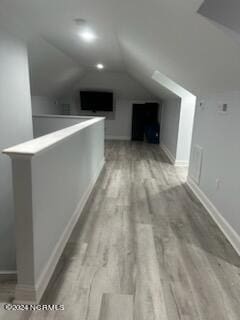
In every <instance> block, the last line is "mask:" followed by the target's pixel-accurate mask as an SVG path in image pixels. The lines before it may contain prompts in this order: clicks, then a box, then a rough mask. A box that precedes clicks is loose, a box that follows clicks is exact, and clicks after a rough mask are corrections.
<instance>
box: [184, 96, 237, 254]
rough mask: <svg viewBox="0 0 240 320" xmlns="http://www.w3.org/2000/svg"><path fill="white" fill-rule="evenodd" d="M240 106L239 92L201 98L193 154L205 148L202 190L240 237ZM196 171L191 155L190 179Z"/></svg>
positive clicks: (200, 185) (196, 119) (195, 124)
mask: <svg viewBox="0 0 240 320" xmlns="http://www.w3.org/2000/svg"><path fill="white" fill-rule="evenodd" d="M200 101H202V103H203V107H202V108H201V107H200V106H199V104H200ZM222 103H227V104H228V107H229V110H228V113H227V114H225V115H224V114H222V113H220V112H219V111H218V106H219V105H220V104H222ZM239 105H240V91H238V92H225V93H222V94H219V95H212V96H208V97H201V98H199V100H198V103H197V108H196V114H195V123H194V131H193V141H192V150H193V147H194V146H195V145H199V146H201V147H202V148H203V162H202V169H201V176H200V184H199V188H200V189H201V190H202V191H203V193H204V194H205V195H206V196H207V198H208V199H209V200H210V201H211V202H212V203H213V205H214V206H215V207H216V208H217V209H218V211H219V212H220V214H221V215H222V216H223V217H224V219H225V220H226V221H227V222H228V223H229V224H230V226H231V227H232V228H233V229H235V231H236V232H237V233H238V234H239V235H240V216H239V208H240V197H239V192H240V170H239V159H240V147H239V146H240V143H239V141H240V125H239V122H240V108H239ZM193 170H194V163H193V151H192V154H191V162H190V170H189V175H190V176H191V175H192V173H193ZM217 179H219V183H217V181H216V180H217ZM239 249H240V248H239Z"/></svg>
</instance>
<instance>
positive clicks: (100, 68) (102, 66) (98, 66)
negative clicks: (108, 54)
mask: <svg viewBox="0 0 240 320" xmlns="http://www.w3.org/2000/svg"><path fill="white" fill-rule="evenodd" d="M96 67H97V68H98V69H99V70H102V69H104V65H103V64H102V63H98V64H97V65H96Z"/></svg>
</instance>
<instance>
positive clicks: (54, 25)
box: [0, 0, 240, 97]
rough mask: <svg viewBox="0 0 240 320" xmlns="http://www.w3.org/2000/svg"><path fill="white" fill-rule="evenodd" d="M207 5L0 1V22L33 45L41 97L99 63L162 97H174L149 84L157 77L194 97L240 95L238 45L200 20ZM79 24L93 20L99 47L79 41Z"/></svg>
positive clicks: (178, 0)
mask: <svg viewBox="0 0 240 320" xmlns="http://www.w3.org/2000/svg"><path fill="white" fill-rule="evenodd" d="M202 2H203V1H202V0H147V1H146V0H121V1H119V0H67V1H66V0H51V1H50V0H41V1H37V0H35V1H33V0H1V3H0V21H1V23H2V24H4V25H6V26H7V27H8V28H9V29H10V30H13V31H16V32H17V31H18V32H20V34H21V35H22V36H23V37H24V38H26V39H27V40H28V45H29V53H30V62H31V74H32V83H33V84H32V87H33V88H34V91H36V92H40V93H41V92H43V93H44V92H46V94H47V93H48V94H50V92H51V93H52V94H57V93H58V92H60V91H62V90H64V88H65V87H67V86H70V85H72V83H73V82H74V81H76V78H78V80H79V78H80V77H81V75H82V74H84V73H86V72H88V71H89V69H92V68H94V65H95V64H96V63H97V62H102V63H104V64H105V65H106V67H107V70H108V71H114V72H116V71H118V72H123V71H125V72H128V73H129V74H131V76H133V77H134V78H136V79H137V80H138V81H139V82H141V83H142V84H143V85H144V86H145V87H146V88H148V89H149V90H151V91H152V92H153V93H154V94H155V95H158V96H159V97H167V96H174V94H172V93H171V92H170V91H169V90H167V89H166V88H164V86H161V85H159V84H157V83H156V82H155V81H154V80H152V79H151V77H152V74H153V72H154V71H155V70H158V71H160V72H161V73H162V74H164V75H165V76H166V77H168V78H170V79H171V80H173V81H175V82H176V83H178V84H179V85H181V86H182V87H184V88H186V89H187V90H188V91H190V92H192V93H193V94H196V95H201V94H206V93H209V92H212V91H222V90H228V89H231V90H235V89H240V64H239V56H240V44H239V43H238V42H235V41H234V39H233V38H231V37H229V36H228V35H227V33H225V32H224V31H223V30H222V29H219V28H218V27H217V26H216V25H214V24H212V23H211V22H210V21H209V20H207V19H205V18H204V17H202V16H201V15H199V14H197V12H196V10H197V9H198V8H199V6H200V4H201V3H202ZM75 18H84V19H86V20H87V21H88V23H89V26H90V27H92V29H93V30H94V31H95V32H96V33H97V35H98V39H97V41H96V42H94V43H91V44H86V43H83V42H82V41H81V40H80V39H79V37H78V27H77V26H76V24H75V23H74V22H73V20H74V19H75ZM54 57H55V58H54ZM56 81H60V83H61V84H59V83H58V84H56V83H55V82H56ZM48 82H49V86H48Z"/></svg>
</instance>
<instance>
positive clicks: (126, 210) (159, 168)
mask: <svg viewBox="0 0 240 320" xmlns="http://www.w3.org/2000/svg"><path fill="white" fill-rule="evenodd" d="M184 174H185V172H184V170H183V169H178V170H177V169H176V168H174V167H173V166H172V165H171V164H169V162H168V161H167V159H166V157H165V156H164V154H163V153H162V151H161V150H160V149H159V147H158V146H155V145H147V144H143V143H131V142H122V141H118V142H107V143H106V166H105V169H104V171H103V173H102V174H101V177H100V178H99V180H98V182H97V185H96V187H95V189H94V191H93V193H92V195H91V198H90V199H89V201H88V203H87V206H86V208H85V209H84V212H83V214H82V216H81V218H80V220H79V222H78V224H77V226H76V228H75V229H74V232H73V234H72V236H71V238H70V240H69V242H68V244H67V246H66V248H65V251H64V253H63V255H62V258H61V260H60V262H59V264H58V266H57V269H56V271H55V274H54V276H53V278H52V280H51V282H50V284H49V287H48V289H47V290H46V293H45V295H44V297H43V299H42V302H41V303H44V304H64V306H65V310H64V311H56V312H33V313H32V315H31V318H30V319H31V320H53V319H58V320H120V319H121V320H239V319H240V257H239V256H238V255H237V254H236V253H235V251H234V250H233V248H232V247H231V245H230V244H229V242H228V241H227V240H226V238H225V237H224V235H223V234H222V233H221V231H220V230H219V229H218V227H217V226H216V225H215V223H214V222H213V221H212V220H211V218H210V217H209V215H208V214H207V213H206V212H205V209H204V208H203V207H202V205H201V204H200V203H199V202H198V201H197V200H196V199H195V198H194V196H193V195H192V194H191V192H190V191H188V189H187V188H186V186H185V185H184ZM0 288H1V287H0ZM0 290H1V289H0ZM0 315H1V311H0ZM5 315H6V313H5ZM7 315H9V313H7ZM18 316H19V315H18ZM22 316H23V315H22ZM24 317H25V318H28V315H26V314H25V315H24ZM24 317H23V318H24ZM23 318H22V319H23ZM6 319H8V318H6ZM9 319H10V318H9Z"/></svg>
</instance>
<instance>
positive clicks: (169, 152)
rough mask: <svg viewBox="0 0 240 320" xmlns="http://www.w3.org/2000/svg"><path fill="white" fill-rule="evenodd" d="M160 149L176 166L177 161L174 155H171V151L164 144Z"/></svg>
mask: <svg viewBox="0 0 240 320" xmlns="http://www.w3.org/2000/svg"><path fill="white" fill-rule="evenodd" d="M160 148H161V149H162V151H163V152H164V153H165V155H166V156H167V158H168V159H169V161H170V162H171V163H172V164H173V165H174V164H175V161H176V159H175V157H174V155H173V154H172V153H171V151H170V150H169V149H168V148H167V147H166V146H165V145H164V144H160Z"/></svg>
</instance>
